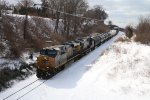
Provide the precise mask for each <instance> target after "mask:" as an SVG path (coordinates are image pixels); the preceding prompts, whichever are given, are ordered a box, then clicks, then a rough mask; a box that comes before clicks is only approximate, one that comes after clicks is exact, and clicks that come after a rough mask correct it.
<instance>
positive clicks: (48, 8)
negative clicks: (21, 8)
mask: <svg viewBox="0 0 150 100" xmlns="http://www.w3.org/2000/svg"><path fill="white" fill-rule="evenodd" d="M36 5H41V4H34V6H36ZM41 7H43V8H47V9H49V10H52V11H55V12H59V13H61V14H65V15H69V16H73V17H79V18H82V19H88V20H94V21H100V22H103V21H104V20H99V19H94V18H90V17H83V16H78V15H75V14H70V13H66V12H63V11H60V10H56V9H52V8H50V7H45V6H41Z"/></svg>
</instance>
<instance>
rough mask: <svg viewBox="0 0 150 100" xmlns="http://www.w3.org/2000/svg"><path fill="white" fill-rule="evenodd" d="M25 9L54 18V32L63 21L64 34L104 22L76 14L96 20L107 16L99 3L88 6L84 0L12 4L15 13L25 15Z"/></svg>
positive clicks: (29, 12)
mask: <svg viewBox="0 0 150 100" xmlns="http://www.w3.org/2000/svg"><path fill="white" fill-rule="evenodd" d="M26 3H27V7H26ZM26 11H27V13H28V14H29V15H34V16H40V17H48V18H51V19H54V20H55V22H56V24H55V29H54V32H56V33H57V32H58V30H59V23H60V22H61V23H63V32H62V33H64V34H66V35H69V34H77V33H79V32H81V31H82V32H83V31H87V28H89V27H90V26H92V25H102V24H104V21H95V20H92V19H86V18H80V17H77V16H82V17H89V18H93V19H98V20H105V19H107V17H108V14H107V13H106V12H105V10H104V8H103V7H102V6H101V5H96V6H94V7H93V8H89V5H88V2H87V1H86V0H41V4H40V5H35V2H33V1H32V0H20V1H18V3H17V4H16V5H15V6H14V13H15V14H22V15H25V14H26ZM60 11H61V12H64V13H61V12H60ZM65 13H68V14H65ZM69 14H70V15H69ZM71 14H72V15H75V16H72V15H71Z"/></svg>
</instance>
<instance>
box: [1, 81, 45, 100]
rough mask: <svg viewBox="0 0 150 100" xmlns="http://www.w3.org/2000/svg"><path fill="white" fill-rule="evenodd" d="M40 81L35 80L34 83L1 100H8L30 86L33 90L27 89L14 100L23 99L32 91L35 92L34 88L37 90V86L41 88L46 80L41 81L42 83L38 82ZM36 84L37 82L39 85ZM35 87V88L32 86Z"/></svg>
mask: <svg viewBox="0 0 150 100" xmlns="http://www.w3.org/2000/svg"><path fill="white" fill-rule="evenodd" d="M39 81H40V79H36V80H35V81H33V82H31V83H30V84H28V85H26V86H24V87H22V88H21V89H19V90H17V91H16V92H14V93H12V94H10V95H9V96H7V97H5V98H4V99H3V100H8V99H10V98H11V97H13V96H15V95H17V94H19V93H21V92H22V91H23V90H25V89H26V88H28V87H30V86H32V87H33V88H31V89H29V90H28V91H26V92H23V93H22V94H21V95H19V96H18V97H17V98H16V100H20V99H21V98H23V97H24V96H25V95H27V94H29V93H30V92H32V91H33V90H35V89H36V88H38V87H39V86H41V85H42V84H44V83H45V82H46V81H47V80H42V82H39ZM37 82H39V84H37ZM36 84H37V85H36ZM34 85H35V86H34Z"/></svg>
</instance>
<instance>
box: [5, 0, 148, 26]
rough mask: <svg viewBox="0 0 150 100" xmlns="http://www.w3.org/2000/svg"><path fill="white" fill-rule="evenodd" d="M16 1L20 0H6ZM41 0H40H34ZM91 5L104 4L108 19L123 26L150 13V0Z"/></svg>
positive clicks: (102, 0) (105, 0)
mask: <svg viewBox="0 0 150 100" xmlns="http://www.w3.org/2000/svg"><path fill="white" fill-rule="evenodd" d="M6 1H9V2H10V3H16V2H17V1H18V0H6ZM34 1H38V2H39V1H40V0H34ZM87 1H88V3H89V5H90V6H91V7H92V6H94V5H102V6H103V8H104V9H105V10H106V12H107V13H108V15H109V18H108V20H111V21H112V22H113V23H114V24H117V25H119V26H121V27H125V26H126V25H129V24H132V25H136V23H137V22H138V19H139V17H140V16H147V15H150V0H87Z"/></svg>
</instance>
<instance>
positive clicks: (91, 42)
mask: <svg viewBox="0 0 150 100" xmlns="http://www.w3.org/2000/svg"><path fill="white" fill-rule="evenodd" d="M117 33H118V32H117V31H115V32H114V31H113V32H108V33H102V34H98V33H96V34H94V35H91V36H89V37H83V38H78V39H76V40H75V41H71V42H66V43H64V44H63V45H56V46H52V47H46V48H43V49H42V50H41V51H40V56H39V57H38V58H37V63H36V64H37V72H36V75H37V77H38V78H41V79H48V78H50V77H52V76H54V75H55V74H56V73H58V72H59V71H61V70H63V69H64V68H65V64H67V63H68V62H70V61H72V60H76V59H79V58H81V57H82V56H83V55H85V54H86V53H87V52H90V51H91V50H94V49H95V48H96V47H97V46H100V45H101V44H103V43H104V42H105V41H107V40H109V39H110V38H112V37H113V36H115V35H116V34H117Z"/></svg>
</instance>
